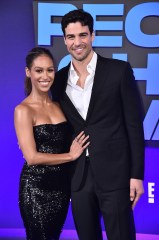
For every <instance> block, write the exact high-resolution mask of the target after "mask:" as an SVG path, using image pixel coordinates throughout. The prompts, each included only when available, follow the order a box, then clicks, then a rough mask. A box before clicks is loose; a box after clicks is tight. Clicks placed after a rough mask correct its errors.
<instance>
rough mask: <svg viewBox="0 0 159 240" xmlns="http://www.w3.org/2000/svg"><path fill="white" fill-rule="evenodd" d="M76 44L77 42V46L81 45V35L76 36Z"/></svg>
mask: <svg viewBox="0 0 159 240" xmlns="http://www.w3.org/2000/svg"><path fill="white" fill-rule="evenodd" d="M74 44H75V45H76V46H79V45H80V44H81V38H80V37H76V38H75V39H74Z"/></svg>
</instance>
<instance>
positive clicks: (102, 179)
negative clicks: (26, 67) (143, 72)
mask: <svg viewBox="0 0 159 240" xmlns="http://www.w3.org/2000/svg"><path fill="white" fill-rule="evenodd" d="M62 30H63V33H64V42H65V44H66V46H67V49H68V52H69V53H70V54H71V56H72V61H71V63H70V64H69V65H68V66H66V67H65V68H63V69H61V70H60V71H58V72H57V74H56V77H55V82H54V85H53V89H52V95H53V98H54V99H56V100H57V101H59V102H60V104H61V106H62V109H63V111H64V112H65V114H66V116H67V119H68V121H69V122H70V123H71V125H72V127H73V130H74V133H75V134H77V133H78V132H80V131H81V130H84V131H85V133H86V134H88V135H89V140H90V146H89V147H88V149H87V150H86V152H85V153H84V154H83V155H82V156H81V157H80V158H79V159H78V160H77V161H76V162H75V163H74V166H73V173H72V174H73V176H72V195H71V198H72V210H73V217H74V221H75V226H76V229H77V233H78V236H79V239H80V240H101V239H102V231H101V224H100V217H101V215H102V216H103V219H104V224H105V229H106V233H107V237H108V239H109V240H134V239H136V237H135V226H134V220H133V213H132V209H133V208H134V206H135V205H136V203H137V201H138V200H139V198H140V196H141V195H142V194H143V192H144V190H143V181H142V180H143V177H144V135H143V126H142V117H141V111H140V99H139V94H138V91H137V88H136V81H135V79H134V76H133V72H132V69H131V67H130V64H129V63H127V62H124V61H119V60H113V59H107V58H103V57H101V56H99V55H98V54H96V53H95V52H94V51H93V49H92V42H93V40H94V32H93V18H92V16H91V15H90V14H89V13H87V12H84V11H83V10H74V11H71V12H69V13H68V14H66V15H65V16H64V17H63V18H62ZM77 141H78V139H77Z"/></svg>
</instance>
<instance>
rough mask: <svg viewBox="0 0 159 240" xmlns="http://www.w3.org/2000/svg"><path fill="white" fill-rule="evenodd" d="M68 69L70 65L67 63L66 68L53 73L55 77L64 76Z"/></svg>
mask: <svg viewBox="0 0 159 240" xmlns="http://www.w3.org/2000/svg"><path fill="white" fill-rule="evenodd" d="M69 67H70V63H69V64H68V65H67V66H65V67H63V68H61V69H59V70H58V71H57V72H56V73H55V77H56V76H60V75H63V74H66V73H67V72H68V71H69Z"/></svg>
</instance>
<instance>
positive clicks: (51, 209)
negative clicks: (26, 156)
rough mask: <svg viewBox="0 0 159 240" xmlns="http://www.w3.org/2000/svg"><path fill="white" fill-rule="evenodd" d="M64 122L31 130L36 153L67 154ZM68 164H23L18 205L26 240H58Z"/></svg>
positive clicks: (65, 205) (67, 186) (66, 203)
mask: <svg viewBox="0 0 159 240" xmlns="http://www.w3.org/2000/svg"><path fill="white" fill-rule="evenodd" d="M70 131H71V130H70V127H69V124H68V123H67V122H62V123H59V124H41V125H37V126H34V127H33V134H34V139H35V143H36V148H37V151H38V152H41V153H49V154H60V153H66V152H69V148H70V145H71V132H70ZM70 165H71V164H70V163H64V164H58V165H45V164H40V165H38V164H36V165H31V166H29V165H28V164H27V163H26V162H25V163H24V166H23V169H22V172H21V177H20V188H19V206H20V212H21V216H22V219H23V222H24V226H25V229H26V235H27V240H55V239H59V236H60V233H61V229H62V227H63V224H64V221H65V218H66V214H67V211H68V206H69V201H70Z"/></svg>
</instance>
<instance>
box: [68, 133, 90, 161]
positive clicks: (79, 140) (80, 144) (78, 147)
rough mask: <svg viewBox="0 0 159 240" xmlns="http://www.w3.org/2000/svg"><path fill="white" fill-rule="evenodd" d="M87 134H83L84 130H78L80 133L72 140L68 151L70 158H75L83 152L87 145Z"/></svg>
mask: <svg viewBox="0 0 159 240" xmlns="http://www.w3.org/2000/svg"><path fill="white" fill-rule="evenodd" d="M88 138H89V136H87V137H86V136H85V133H84V131H82V132H80V134H79V135H78V136H77V137H76V138H75V139H74V140H73V142H72V144H71V147H70V152H69V154H70V155H71V158H72V160H76V159H77V158H79V156H80V155H81V154H82V153H83V151H84V150H85V149H86V148H87V147H88V145H89V144H90V142H87V140H88Z"/></svg>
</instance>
